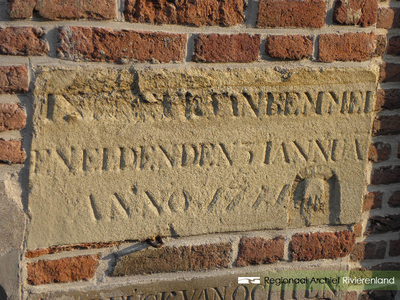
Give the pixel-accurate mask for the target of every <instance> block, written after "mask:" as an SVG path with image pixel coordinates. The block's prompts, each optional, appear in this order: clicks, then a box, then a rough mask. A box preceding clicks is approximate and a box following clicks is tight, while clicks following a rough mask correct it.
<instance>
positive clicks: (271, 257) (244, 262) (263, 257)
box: [237, 236, 285, 267]
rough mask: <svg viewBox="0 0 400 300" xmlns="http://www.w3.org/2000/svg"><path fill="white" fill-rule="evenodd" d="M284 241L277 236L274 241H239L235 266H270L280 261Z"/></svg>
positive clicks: (245, 239) (256, 239) (258, 239)
mask: <svg viewBox="0 0 400 300" xmlns="http://www.w3.org/2000/svg"><path fill="white" fill-rule="evenodd" d="M284 246H285V239H284V238H283V237H282V236H278V237H276V238H274V239H264V238H260V237H255V238H249V237H243V238H241V239H240V244H239V254H238V259H237V266H238V267H244V266H248V265H259V264H270V263H274V262H277V261H280V260H282V258H283V253H284Z"/></svg>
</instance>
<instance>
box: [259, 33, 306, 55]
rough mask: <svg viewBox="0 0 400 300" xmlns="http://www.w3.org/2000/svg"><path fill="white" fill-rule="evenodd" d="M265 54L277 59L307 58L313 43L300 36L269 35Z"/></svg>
mask: <svg viewBox="0 0 400 300" xmlns="http://www.w3.org/2000/svg"><path fill="white" fill-rule="evenodd" d="M265 52H266V53H267V54H268V55H269V56H271V57H273V58H279V59H303V58H309V57H311V55H312V52H313V42H312V41H311V40H310V39H309V38H308V37H306V36H302V35H271V36H269V37H268V38H267V42H266V44H265Z"/></svg>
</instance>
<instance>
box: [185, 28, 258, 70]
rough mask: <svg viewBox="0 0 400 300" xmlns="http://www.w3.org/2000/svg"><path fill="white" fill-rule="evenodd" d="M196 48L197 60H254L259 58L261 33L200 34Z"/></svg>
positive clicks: (195, 56) (195, 59) (196, 41)
mask: <svg viewBox="0 0 400 300" xmlns="http://www.w3.org/2000/svg"><path fill="white" fill-rule="evenodd" d="M194 48H195V50H194V52H195V53H194V56H193V60H194V61H197V62H212V63H214V62H253V61H256V60H257V58H258V53H259V50H260V35H258V34H256V35H253V36H251V35H248V34H244V33H243V34H235V35H223V34H214V33H213V34H199V35H198V36H197V38H196V40H195V46H194Z"/></svg>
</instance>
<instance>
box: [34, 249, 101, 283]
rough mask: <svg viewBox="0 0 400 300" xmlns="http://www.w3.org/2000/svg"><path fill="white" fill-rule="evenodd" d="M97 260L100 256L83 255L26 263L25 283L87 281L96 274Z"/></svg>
mask: <svg viewBox="0 0 400 300" xmlns="http://www.w3.org/2000/svg"><path fill="white" fill-rule="evenodd" d="M99 259H100V255H83V256H76V257H68V258H61V259H57V260H39V261H38V262H34V263H28V265H27V270H28V279H27V281H28V283H29V284H31V285H40V284H49V283H63V282H74V281H80V280H88V279H91V278H92V277H93V276H94V274H95V273H96V269H97V266H98V265H99Z"/></svg>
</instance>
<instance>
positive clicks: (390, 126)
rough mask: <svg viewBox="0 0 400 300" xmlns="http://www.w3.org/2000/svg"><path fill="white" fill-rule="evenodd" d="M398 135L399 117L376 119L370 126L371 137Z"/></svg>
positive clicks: (399, 130) (399, 129)
mask: <svg viewBox="0 0 400 300" xmlns="http://www.w3.org/2000/svg"><path fill="white" fill-rule="evenodd" d="M399 133H400V115H392V116H379V117H376V118H375V120H374V123H373V126H372V135H373V136H379V135H390V134H399Z"/></svg>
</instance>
